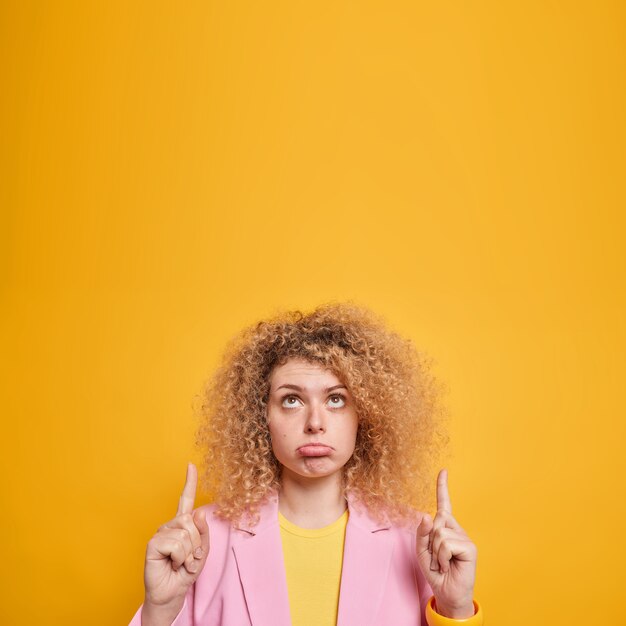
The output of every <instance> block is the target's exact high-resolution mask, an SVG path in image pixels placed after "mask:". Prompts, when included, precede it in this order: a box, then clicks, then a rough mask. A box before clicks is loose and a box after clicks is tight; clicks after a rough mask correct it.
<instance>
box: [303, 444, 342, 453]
mask: <svg viewBox="0 0 626 626" xmlns="http://www.w3.org/2000/svg"><path fill="white" fill-rule="evenodd" d="M333 449H334V448H332V447H331V446H327V445H324V444H323V443H307V444H305V445H303V446H300V447H299V448H298V454H299V455H300V456H328V455H329V454H330V453H331V452H332V451H333Z"/></svg>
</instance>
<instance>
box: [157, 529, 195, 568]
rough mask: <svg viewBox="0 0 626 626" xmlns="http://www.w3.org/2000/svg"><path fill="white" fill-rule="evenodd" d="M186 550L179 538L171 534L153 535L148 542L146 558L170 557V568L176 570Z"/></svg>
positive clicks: (159, 558)
mask: <svg viewBox="0 0 626 626" xmlns="http://www.w3.org/2000/svg"><path fill="white" fill-rule="evenodd" d="M186 558H187V552H186V550H185V546H184V544H183V542H182V541H181V540H180V539H177V538H176V537H172V536H161V537H159V536H158V535H155V537H153V538H152V539H151V540H150V542H149V543H148V555H147V560H150V561H156V560H162V559H170V560H171V561H172V569H174V570H178V569H179V568H180V566H181V565H182V564H183V563H184V562H185V559H186Z"/></svg>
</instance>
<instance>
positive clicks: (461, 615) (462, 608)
mask: <svg viewBox="0 0 626 626" xmlns="http://www.w3.org/2000/svg"><path fill="white" fill-rule="evenodd" d="M433 609H434V610H435V611H436V612H437V613H439V615H443V617H447V618H449V619H468V618H469V617H472V616H473V615H474V613H475V612H476V611H475V607H474V602H473V601H472V598H469V599H468V600H467V601H465V602H461V603H456V604H447V603H445V602H442V601H440V600H438V599H437V596H435V599H434V601H433Z"/></svg>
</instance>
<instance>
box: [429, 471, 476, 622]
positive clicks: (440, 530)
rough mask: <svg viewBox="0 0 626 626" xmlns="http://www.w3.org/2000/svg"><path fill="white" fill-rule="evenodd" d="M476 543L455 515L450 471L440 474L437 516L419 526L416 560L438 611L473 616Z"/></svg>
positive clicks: (447, 614) (454, 615) (457, 615)
mask: <svg viewBox="0 0 626 626" xmlns="http://www.w3.org/2000/svg"><path fill="white" fill-rule="evenodd" d="M476 556H477V550H476V546H475V545H474V544H473V543H472V540H471V539H470V538H469V537H468V536H467V533H466V532H465V531H464V530H463V529H462V528H461V526H459V523H458V522H457V521H456V520H455V519H454V517H452V505H451V504H450V496H449V494H448V472H447V470H445V469H443V470H441V471H440V472H439V476H438V477H437V515H435V519H434V520H433V519H432V518H431V517H430V515H428V514H427V513H426V514H424V516H423V517H422V521H421V522H420V525H419V526H418V528H417V559H418V562H419V565H420V569H421V570H422V574H423V575H424V578H426V581H427V582H428V583H429V584H430V586H431V588H432V590H433V593H434V595H435V603H436V610H437V613H439V614H440V615H444V616H445V617H450V618H453V619H464V618H468V617H471V616H472V615H474V603H473V599H474V581H475V579H476Z"/></svg>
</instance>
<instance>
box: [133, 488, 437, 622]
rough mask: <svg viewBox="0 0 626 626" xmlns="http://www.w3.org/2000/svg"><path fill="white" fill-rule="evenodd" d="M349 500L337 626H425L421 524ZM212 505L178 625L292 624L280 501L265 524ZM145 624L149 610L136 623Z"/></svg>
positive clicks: (264, 513) (274, 501)
mask: <svg viewBox="0 0 626 626" xmlns="http://www.w3.org/2000/svg"><path fill="white" fill-rule="evenodd" d="M357 506H358V505H357V504H356V503H355V502H353V501H352V500H351V499H349V500H348V507H349V509H350V516H349V518H348V524H347V526H346V540H345V547H344V556H343V569H342V573H341V591H340V597H339V610H338V616H337V626H409V625H410V626H419V625H420V624H421V625H425V624H426V619H425V617H424V610H425V606H426V602H427V601H428V599H429V598H430V596H431V595H432V591H431V588H430V586H429V585H428V583H427V582H426V580H425V579H424V577H423V576H422V573H421V571H420V569H419V566H418V564H417V559H416V551H415V527H414V526H411V527H410V528H408V527H407V528H403V527H396V526H393V525H389V524H380V523H377V522H376V521H374V520H373V519H371V518H370V517H369V515H368V514H367V512H366V511H365V510H364V509H363V507H358V508H357ZM200 508H202V509H205V511H206V514H207V521H208V524H209V529H210V541H211V544H210V551H209V556H208V558H207V561H206V563H205V565H204V568H203V570H202V572H201V573H200V576H199V577H198V579H197V580H196V582H195V583H194V585H192V587H191V588H190V589H189V591H188V592H187V595H186V597H185V602H184V604H183V607H182V609H181V611H180V613H179V614H178V616H177V617H176V619H175V620H174V622H173V623H172V624H173V626H291V618H290V615H289V598H288V595H287V581H286V577H285V567H284V563H283V551H282V542H281V537H280V528H279V525H278V498H277V497H276V496H273V497H272V498H270V500H269V501H268V502H267V504H265V505H264V506H263V508H262V509H261V519H260V521H259V523H258V524H257V525H256V526H254V527H252V528H250V527H248V526H245V525H241V526H237V527H232V526H231V525H230V524H229V523H227V522H224V521H223V520H220V519H219V518H217V517H215V516H214V515H213V510H214V506H213V505H211V506H208V505H206V506H204V507H200ZM130 626H141V607H139V609H138V611H137V613H136V614H135V616H134V617H133V619H132V621H131V622H130Z"/></svg>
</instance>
